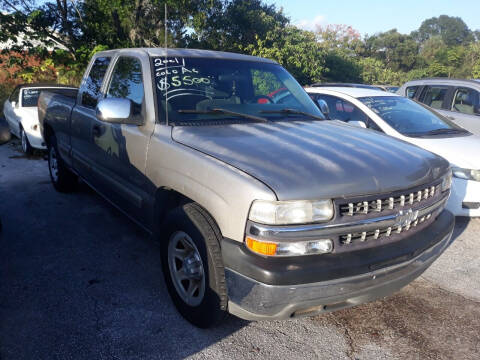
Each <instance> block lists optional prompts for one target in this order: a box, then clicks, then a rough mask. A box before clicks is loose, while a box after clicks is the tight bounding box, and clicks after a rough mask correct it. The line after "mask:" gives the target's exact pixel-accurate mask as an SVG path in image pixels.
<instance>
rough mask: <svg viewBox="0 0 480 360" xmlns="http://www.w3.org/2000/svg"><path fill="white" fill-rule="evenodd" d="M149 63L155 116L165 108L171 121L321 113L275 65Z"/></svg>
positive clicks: (186, 61) (204, 61)
mask: <svg viewBox="0 0 480 360" xmlns="http://www.w3.org/2000/svg"><path fill="white" fill-rule="evenodd" d="M152 65H153V68H154V72H155V75H154V76H155V88H156V92H157V106H158V110H159V116H160V117H161V118H162V119H164V118H165V112H166V109H168V121H169V123H170V124H181V123H190V122H195V123H196V124H198V123H204V124H207V123H209V122H210V123H211V122H212V121H215V122H218V121H224V120H229V121H232V120H234V121H271V120H280V119H282V120H299V119H301V120H313V121H314V120H316V119H318V118H319V117H320V119H323V118H324V117H323V115H322V114H321V112H320V111H319V109H318V108H317V106H316V105H315V104H314V103H313V101H312V100H311V99H310V97H309V96H308V95H307V93H306V92H305V90H304V89H303V88H302V87H301V86H300V85H299V84H298V83H297V81H296V80H295V79H294V78H293V77H292V76H291V75H290V74H289V73H288V72H287V71H286V70H285V69H284V68H282V67H281V66H280V65H277V64H271V63H264V62H257V61H242V60H228V59H216V58H188V57H185V58H183V57H179V58H177V57H169V58H165V57H155V58H152ZM310 115H314V116H313V117H312V116H310Z"/></svg>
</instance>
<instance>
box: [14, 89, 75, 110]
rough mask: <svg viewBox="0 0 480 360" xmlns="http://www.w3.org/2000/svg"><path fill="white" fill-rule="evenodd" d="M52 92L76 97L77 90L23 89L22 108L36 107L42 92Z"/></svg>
mask: <svg viewBox="0 0 480 360" xmlns="http://www.w3.org/2000/svg"><path fill="white" fill-rule="evenodd" d="M42 91H50V92H54V93H57V94H64V95H66V96H71V97H74V96H76V92H77V90H76V89H69V88H36V89H33V88H32V89H28V88H27V89H23V93H22V107H35V106H37V103H38V98H39V96H40V92H42Z"/></svg>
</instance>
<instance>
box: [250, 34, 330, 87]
mask: <svg viewBox="0 0 480 360" xmlns="http://www.w3.org/2000/svg"><path fill="white" fill-rule="evenodd" d="M255 40H256V41H255V43H253V44H250V45H248V46H247V47H246V48H245V50H246V51H247V52H248V53H250V54H252V55H255V56H262V57H266V58H269V59H274V60H276V61H278V62H279V63H280V64H281V65H283V66H284V67H285V68H286V69H287V70H288V71H289V72H290V73H291V74H292V75H293V76H294V77H295V78H296V79H297V80H298V81H299V82H300V84H303V85H306V84H311V83H314V82H317V81H320V80H322V79H323V78H324V77H323V73H324V71H325V70H326V69H325V53H324V51H323V49H322V48H321V47H320V46H319V44H318V42H317V41H316V39H315V35H314V34H313V33H312V32H309V31H304V30H300V29H298V28H296V27H294V26H291V25H289V26H286V27H284V28H276V29H274V30H272V31H270V32H268V33H267V35H266V36H265V37H264V38H260V37H259V36H257V37H256V39H255Z"/></svg>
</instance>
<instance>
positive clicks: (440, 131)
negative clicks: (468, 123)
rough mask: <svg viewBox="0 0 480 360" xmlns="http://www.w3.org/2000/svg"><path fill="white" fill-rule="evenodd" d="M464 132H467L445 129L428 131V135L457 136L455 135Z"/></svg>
mask: <svg viewBox="0 0 480 360" xmlns="http://www.w3.org/2000/svg"><path fill="white" fill-rule="evenodd" d="M462 132H466V131H465V130H463V129H446V128H443V129H433V130H430V131H427V132H426V133H424V134H426V135H437V134H455V133H462Z"/></svg>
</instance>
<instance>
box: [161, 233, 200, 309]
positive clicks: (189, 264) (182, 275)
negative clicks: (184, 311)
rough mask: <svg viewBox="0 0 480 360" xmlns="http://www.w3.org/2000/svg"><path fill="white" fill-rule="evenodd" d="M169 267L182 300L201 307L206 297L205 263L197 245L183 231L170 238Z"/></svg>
mask: <svg viewBox="0 0 480 360" xmlns="http://www.w3.org/2000/svg"><path fill="white" fill-rule="evenodd" d="M168 267H169V269H170V275H171V277H172V281H173V285H174V286H175V289H176V290H177V293H178V295H180V297H181V298H182V300H183V301H184V302H185V303H187V304H188V305H190V306H198V305H200V303H201V302H202V300H203V297H204V295H205V272H204V269H203V262H202V258H201V256H200V253H199V251H198V249H197V247H196V246H195V243H194V242H193V240H192V239H191V238H190V236H188V234H186V233H185V232H183V231H177V232H176V233H174V234H173V235H172V236H171V237H170V241H169V243H168Z"/></svg>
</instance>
